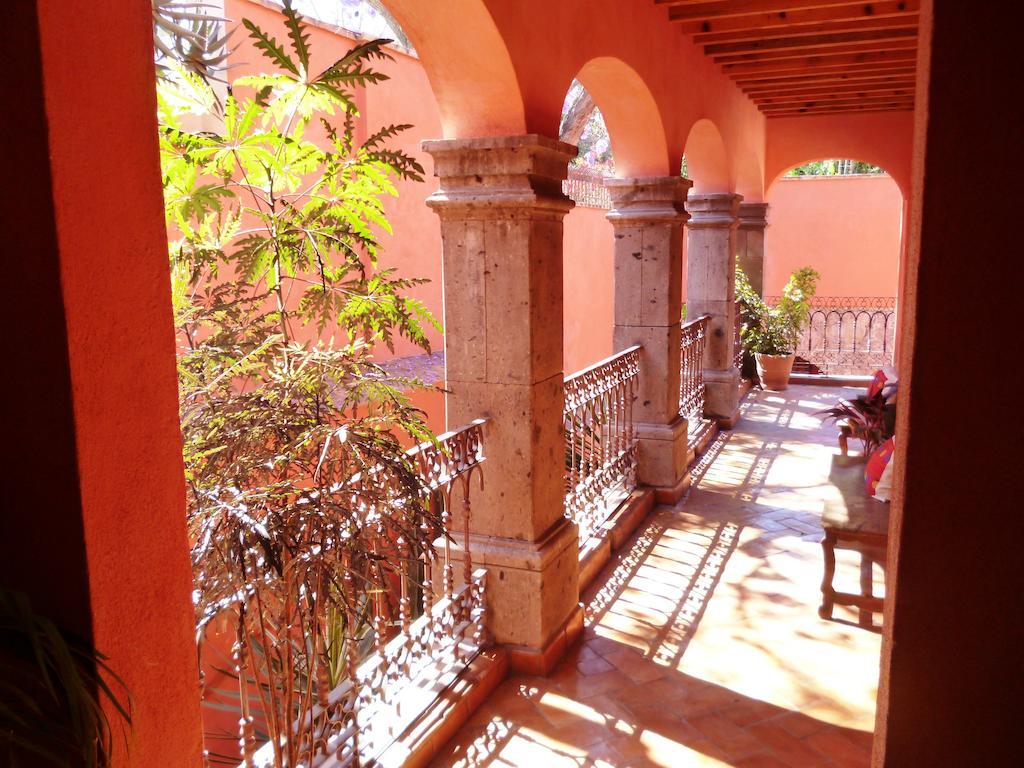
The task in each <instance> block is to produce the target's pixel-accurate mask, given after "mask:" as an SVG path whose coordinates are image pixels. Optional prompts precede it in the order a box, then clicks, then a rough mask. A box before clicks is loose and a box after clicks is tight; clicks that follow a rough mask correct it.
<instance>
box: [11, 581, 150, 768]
mask: <svg viewBox="0 0 1024 768" xmlns="http://www.w3.org/2000/svg"><path fill="white" fill-rule="evenodd" d="M111 686H113V687H111ZM116 689H120V690H121V691H122V693H118V692H116ZM123 691H124V684H123V682H122V681H121V679H120V678H119V677H118V676H117V675H116V674H115V673H114V672H113V670H112V669H111V668H110V667H109V665H108V664H107V660H106V657H105V656H104V655H103V654H102V653H99V652H98V651H97V650H96V649H94V648H93V647H92V645H91V643H89V642H87V641H85V640H83V639H82V638H80V637H77V636H76V635H74V634H72V633H70V632H66V631H64V630H62V629H60V628H59V627H57V626H56V625H55V624H54V623H53V622H52V621H50V619H48V618H46V617H45V616H42V615H40V614H38V613H36V612H35V611H34V610H33V608H32V605H31V603H30V602H29V599H28V598H27V597H26V596H25V595H23V594H22V593H20V592H16V591H14V590H9V589H0V760H3V761H4V762H3V763H2V764H3V765H5V766H10V767H11V768H18V766H25V768H28V766H38V765H47V766H68V768H70V766H84V768H103V767H104V766H107V765H110V759H111V754H112V752H113V747H114V724H112V723H111V721H110V717H109V716H108V710H109V711H110V712H111V713H116V718H117V722H118V724H119V725H120V726H121V727H122V728H124V727H130V726H131V708H132V706H131V700H130V697H129V696H128V695H127V694H125V693H123Z"/></svg>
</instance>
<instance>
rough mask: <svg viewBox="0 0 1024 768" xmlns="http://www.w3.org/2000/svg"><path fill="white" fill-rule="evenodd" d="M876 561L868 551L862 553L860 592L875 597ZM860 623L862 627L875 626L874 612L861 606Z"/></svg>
mask: <svg viewBox="0 0 1024 768" xmlns="http://www.w3.org/2000/svg"><path fill="white" fill-rule="evenodd" d="M874 564H875V561H874V559H873V558H872V557H871V555H869V554H868V553H867V552H861V553H860V593H861V595H862V596H863V597H874V587H875V574H874ZM857 615H858V618H859V619H860V625H861V626H862V627H872V626H874V619H873V614H872V613H871V611H870V610H869V609H867V608H859V609H858V611H857Z"/></svg>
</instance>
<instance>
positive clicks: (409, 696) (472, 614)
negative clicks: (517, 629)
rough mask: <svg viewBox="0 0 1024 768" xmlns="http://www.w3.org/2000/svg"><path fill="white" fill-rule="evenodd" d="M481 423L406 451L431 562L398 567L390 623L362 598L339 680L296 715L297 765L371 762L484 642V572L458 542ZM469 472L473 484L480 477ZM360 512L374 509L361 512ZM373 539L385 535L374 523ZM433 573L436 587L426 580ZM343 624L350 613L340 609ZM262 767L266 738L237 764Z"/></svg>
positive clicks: (352, 767) (346, 767)
mask: <svg viewBox="0 0 1024 768" xmlns="http://www.w3.org/2000/svg"><path fill="white" fill-rule="evenodd" d="M485 423H486V422H485V420H483V419H478V420H477V421H474V422H473V423H471V424H469V425H468V426H466V427H462V428H461V429H458V430H454V431H452V432H448V433H445V434H443V435H440V436H439V437H438V442H437V444H434V443H423V444H421V445H419V446H417V447H415V448H413V449H411V450H410V451H409V452H408V456H409V457H410V459H411V461H412V462H413V464H414V465H415V466H416V468H417V470H418V474H419V476H420V478H421V479H422V480H423V482H424V486H425V488H426V491H427V494H428V503H429V504H430V505H431V507H432V509H433V510H434V511H440V512H441V515H440V519H441V520H442V530H440V531H437V533H438V534H439V537H438V540H437V544H436V545H435V548H436V554H437V561H438V562H437V563H435V562H433V561H431V560H430V559H429V558H424V559H423V560H422V561H421V565H422V574H421V575H422V580H420V579H419V578H418V577H419V576H420V574H417V575H416V576H414V575H413V574H412V573H409V572H402V574H401V576H400V577H399V578H398V580H397V581H398V583H397V584H396V585H395V591H396V593H397V594H398V597H399V599H398V612H397V622H395V621H394V620H393V617H389V612H388V610H387V608H386V607H385V606H384V605H383V601H384V596H382V595H379V594H378V595H375V596H372V597H371V598H369V600H370V603H369V606H368V607H371V608H372V611H373V614H374V620H373V621H372V623H371V626H370V627H369V628H368V629H367V635H368V636H367V637H364V638H360V641H361V642H346V643H345V651H346V654H345V657H344V665H345V673H346V674H345V679H344V681H343V682H342V683H341V684H339V685H338V686H336V687H335V688H333V689H332V690H331V691H330V692H329V693H328V694H327V696H326V697H325V699H323V700H320V701H319V702H318V703H317V704H315V705H314V706H312V707H311V708H310V710H309V712H308V713H307V714H305V715H303V716H302V717H301V718H300V719H299V720H298V721H297V722H296V725H295V731H296V734H297V738H298V739H299V742H300V748H301V750H302V752H303V753H304V754H309V755H310V756H311V760H310V762H309V763H304V764H306V765H309V766H311V767H312V766H319V765H328V764H329V765H330V766H331V768H335V767H337V768H358V766H360V765H364V764H371V763H372V762H373V761H374V758H375V756H377V755H379V754H380V752H381V751H382V750H383V749H384V748H386V747H387V746H388V745H389V744H391V743H392V742H393V741H394V740H395V739H396V738H397V737H398V736H400V735H401V734H402V733H403V732H404V731H405V730H406V728H408V727H409V725H411V724H412V722H413V721H414V720H415V719H416V718H417V717H418V716H419V715H420V714H422V712H423V711H425V709H426V708H427V707H428V706H429V705H430V704H431V703H432V702H433V701H434V700H435V698H436V696H437V695H438V693H439V692H440V691H442V690H444V688H445V687H446V686H447V685H448V684H450V683H451V682H452V681H453V680H454V679H455V678H456V677H457V676H458V674H459V672H461V671H462V670H463V669H464V668H465V667H466V666H467V665H468V663H469V662H470V661H471V660H472V659H473V657H474V656H476V655H477V653H479V652H480V651H481V650H482V649H483V648H484V647H485V646H486V644H487V636H486V624H485V608H484V606H485V603H484V594H485V590H486V581H487V571H486V570H485V569H483V568H480V569H476V570H474V568H473V562H472V558H471V553H470V551H469V548H468V543H469V522H470V516H471V511H472V510H471V504H470V489H471V485H472V481H473V477H474V475H475V474H476V475H478V473H480V472H481V469H480V466H481V464H482V463H483V461H484V458H485V457H484V453H483V425H484V424H485ZM370 474H371V475H372V473H370ZM478 479H479V481H480V483H481V485H482V482H483V480H482V477H481V476H479V475H478ZM365 482H375V478H373V477H369V478H367V479H366V480H365ZM367 513H368V514H369V515H373V514H375V513H374V511H373V510H370V509H368V510H367ZM457 529H461V532H462V541H463V548H462V568H461V579H460V581H461V583H460V584H459V585H458V586H456V566H455V563H454V560H453V558H452V540H451V535H450V534H451V533H452V532H454V531H455V530H457ZM381 536H382V538H385V537H387V536H388V532H387V531H386V530H385V529H384V527H383V524H382V528H381ZM393 543H394V544H395V546H396V547H397V549H398V555H399V557H401V558H408V557H409V552H408V549H407V547H406V545H405V544H404V542H403V541H402V540H401V538H398V539H397V541H395V542H393ZM438 570H439V571H440V577H441V581H440V584H436V583H435V574H436V572H437V571H438ZM348 587H349V588H351V585H348ZM414 613H416V614H419V616H418V618H415V617H414ZM349 621H350V622H352V621H355V618H354V617H351V616H350V617H349ZM349 626H352V624H349ZM366 640H369V641H370V642H371V648H372V650H371V652H370V653H369V654H368V655H365V656H361V655H360V648H359V646H360V645H361V644H364V643H365V641H366ZM272 764H273V745H271V744H270V743H267V744H264V745H263V746H262V747H261V748H260V749H259V750H258V751H257V752H256V753H255V755H254V756H253V759H252V760H251V761H244V762H243V763H242V766H245V768H250V767H251V766H265V765H272Z"/></svg>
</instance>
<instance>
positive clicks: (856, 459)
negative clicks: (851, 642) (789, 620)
mask: <svg viewBox="0 0 1024 768" xmlns="http://www.w3.org/2000/svg"><path fill="white" fill-rule="evenodd" d="M864 463H865V458H864V457H863V456H833V457H832V469H831V471H830V472H829V480H830V481H831V482H832V484H833V485H835V486H836V488H838V489H839V493H840V494H841V498H840V499H839V500H838V501H830V502H827V503H826V504H825V511H824V513H823V514H822V516H821V527H822V529H823V530H824V531H825V538H824V539H823V540H822V542H821V548H822V552H823V554H824V556H825V577H824V579H822V582H821V607H820V608H819V609H818V615H819V616H821V618H823V619H831V618H832V608H833V606H835V605H837V604H838V605H850V606H855V607H856V608H857V609H858V615H859V621H858V623H859V624H860V626H862V627H866V628H869V629H872V630H877V629H878V627H877V626H876V625H875V624H874V620H873V614H874V613H877V612H881V610H882V598H881V597H876V596H875V595H874V589H873V584H874V578H873V574H872V567H873V565H874V564H875V563H879V564H880V565H882V567H885V562H886V551H887V549H888V544H889V505H888V504H887V503H886V502H883V501H878V499H875V498H874V497H872V496H868V493H867V489H866V488H865V487H864ZM837 549H849V550H853V551H856V552H860V556H861V563H860V594H853V593H850V592H837V591H836V590H835V589H834V588H833V586H832V580H833V578H834V577H835V573H836V550H837Z"/></svg>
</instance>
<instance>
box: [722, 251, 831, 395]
mask: <svg viewBox="0 0 1024 768" xmlns="http://www.w3.org/2000/svg"><path fill="white" fill-rule="evenodd" d="M820 277H821V275H819V274H818V273H817V272H816V271H815V270H813V269H812V268H811V267H802V268H800V269H798V270H796V271H795V272H794V273H793V274H792V275H790V277H789V282H787V283H786V287H785V288H783V290H782V298H781V299H780V300H779V303H778V305H777V306H774V307H770V306H768V305H767V304H766V303H765V301H764V299H762V298H761V297H760V296H759V295H758V294H757V291H755V290H754V289H753V287H752V286H751V285H750V281H749V280H748V279H747V276H746V275H745V274H744V273H743V270H742V269H740V268H739V267H737V268H736V298H737V300H738V301H739V303H740V319H741V320H742V329H741V331H740V338H741V339H742V340H743V346H744V347H745V348H746V349H748V350H749V351H750V352H752V353H753V355H754V360H755V361H756V363H757V375H758V377H759V378H760V379H761V385H762V386H763V387H764V388H765V389H771V390H775V391H779V392H781V391H782V390H784V389H785V388H786V387H787V386H788V385H789V375H790V373H792V371H793V360H794V359H795V357H796V355H795V354H794V353H795V351H796V345H797V344H798V343H799V341H800V335H801V334H802V333H803V331H804V328H805V327H806V326H807V321H808V318H809V316H810V311H811V297H812V296H814V293H815V290H816V289H817V284H818V279H819V278H820Z"/></svg>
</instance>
